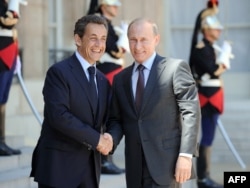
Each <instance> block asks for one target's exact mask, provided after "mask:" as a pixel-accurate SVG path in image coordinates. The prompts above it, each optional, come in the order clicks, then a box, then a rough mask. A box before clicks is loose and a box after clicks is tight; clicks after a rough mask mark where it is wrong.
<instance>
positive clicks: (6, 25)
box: [0, 0, 21, 156]
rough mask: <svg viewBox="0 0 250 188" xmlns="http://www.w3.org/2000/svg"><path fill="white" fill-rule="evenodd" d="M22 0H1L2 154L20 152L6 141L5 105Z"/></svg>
mask: <svg viewBox="0 0 250 188" xmlns="http://www.w3.org/2000/svg"><path fill="white" fill-rule="evenodd" d="M19 3H20V0H9V1H8V2H7V1H6V0H0V156H9V155H17V154H20V153H21V151H20V150H18V149H12V148H10V147H9V146H7V145H6V143H5V106H6V103H7V100H8V96H9V91H10V87H11V83H12V78H13V75H14V71H15V68H16V59H17V55H18V44H17V32H16V30H15V28H14V27H15V25H16V24H17V22H18V19H19Z"/></svg>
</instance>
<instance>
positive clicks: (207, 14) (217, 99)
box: [189, 0, 231, 188]
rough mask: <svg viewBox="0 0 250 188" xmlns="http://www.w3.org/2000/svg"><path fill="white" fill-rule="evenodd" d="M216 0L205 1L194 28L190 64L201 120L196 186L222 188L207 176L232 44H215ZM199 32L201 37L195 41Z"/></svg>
mask: <svg viewBox="0 0 250 188" xmlns="http://www.w3.org/2000/svg"><path fill="white" fill-rule="evenodd" d="M217 12H218V1H212V0H210V1H208V3H207V8H206V9H204V10H202V11H201V12H200V13H199V15H198V17H197V19H196V25H195V28H194V33H193V38H192V45H191V53H190V60H189V63H190V67H191V70H192V73H193V75H194V78H195V80H196V81H197V87H198V92H199V99H200V106H201V113H202V123H201V131H202V133H201V134H202V135H201V141H200V148H199V157H198V158H197V176H198V180H197V185H198V188H222V187H223V185H220V184H218V183H216V182H215V181H213V180H212V179H211V178H210V176H209V168H210V154H211V147H212V144H213V140H214V136H215V131H216V125H217V120H218V117H219V115H221V114H222V113H223V103H224V96H223V83H222V80H221V75H222V73H224V72H225V71H226V70H228V69H229V68H230V62H229V58H230V54H231V46H230V44H229V43H228V42H226V41H225V42H224V44H223V46H222V48H219V47H218V46H216V44H215V42H216V41H217V40H218V39H219V36H220V34H221V31H222V29H223V26H222V25H221V24H220V22H219V20H218V19H217V17H216V14H217ZM199 33H201V35H202V40H201V41H198V39H199V38H198V35H199Z"/></svg>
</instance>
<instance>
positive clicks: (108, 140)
mask: <svg viewBox="0 0 250 188" xmlns="http://www.w3.org/2000/svg"><path fill="white" fill-rule="evenodd" d="M112 148H113V138H112V136H111V135H110V134H109V133H104V134H101V136H100V139H99V142H98V145H97V147H96V149H97V150H98V151H99V152H100V153H101V154H103V155H108V154H109V152H110V151H111V150H112Z"/></svg>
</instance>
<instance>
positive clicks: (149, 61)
mask: <svg viewBox="0 0 250 188" xmlns="http://www.w3.org/2000/svg"><path fill="white" fill-rule="evenodd" d="M155 56H156V52H154V53H153V54H152V55H151V56H150V57H149V58H148V59H147V60H146V61H144V62H143V63H142V65H143V66H144V67H145V69H148V70H149V71H150V70H151V67H152V65H153V63H154V59H155ZM139 65H140V63H137V62H135V66H134V71H135V70H136V69H137V67H138V66H139Z"/></svg>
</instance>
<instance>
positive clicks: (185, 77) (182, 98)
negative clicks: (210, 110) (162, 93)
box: [173, 61, 201, 156]
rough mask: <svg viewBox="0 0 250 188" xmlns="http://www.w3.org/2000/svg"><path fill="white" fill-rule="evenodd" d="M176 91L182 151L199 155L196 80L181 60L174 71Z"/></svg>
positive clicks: (198, 108) (198, 116)
mask: <svg viewBox="0 0 250 188" xmlns="http://www.w3.org/2000/svg"><path fill="white" fill-rule="evenodd" d="M173 82H174V84H173V85H174V93H175V96H176V100H177V104H178V106H179V110H180V113H181V118H182V128H181V129H182V135H181V147H180V153H188V154H192V155H194V156H197V155H198V142H197V139H198V134H199V127H200V118H201V115H200V105H199V98H198V92H197V88H196V85H195V81H194V79H193V76H192V74H191V71H190V68H189V65H188V64H187V63H186V62H183V61H181V62H180V63H179V65H178V66H177V68H176V71H175V73H174V78H173Z"/></svg>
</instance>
